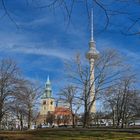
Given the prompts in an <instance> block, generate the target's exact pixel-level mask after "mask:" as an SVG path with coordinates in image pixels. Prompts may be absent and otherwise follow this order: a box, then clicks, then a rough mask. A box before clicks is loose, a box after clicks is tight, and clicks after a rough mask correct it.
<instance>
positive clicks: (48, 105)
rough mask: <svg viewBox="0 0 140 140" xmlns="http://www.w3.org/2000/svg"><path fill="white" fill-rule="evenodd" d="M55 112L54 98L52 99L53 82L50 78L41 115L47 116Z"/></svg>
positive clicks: (42, 99) (43, 97)
mask: <svg viewBox="0 0 140 140" xmlns="http://www.w3.org/2000/svg"><path fill="white" fill-rule="evenodd" d="M54 110H55V103H54V98H53V97H52V89H51V82H50V79H49V76H48V78H47V82H46V83H45V90H44V93H43V96H42V98H41V110H40V115H47V113H48V112H53V111H54Z"/></svg>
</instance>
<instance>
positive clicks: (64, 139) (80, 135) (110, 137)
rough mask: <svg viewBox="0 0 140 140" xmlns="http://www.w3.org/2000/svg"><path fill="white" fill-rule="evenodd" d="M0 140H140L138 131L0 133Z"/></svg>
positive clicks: (46, 130)
mask: <svg viewBox="0 0 140 140" xmlns="http://www.w3.org/2000/svg"><path fill="white" fill-rule="evenodd" d="M0 140H140V129H137V130H121V129H120V130H119V129H82V128H81V129H68V128H67V129H63V128H59V129H49V128H48V129H38V130H30V131H22V132H21V131H0Z"/></svg>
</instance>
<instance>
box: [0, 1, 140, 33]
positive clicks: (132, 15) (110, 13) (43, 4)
mask: <svg viewBox="0 0 140 140" xmlns="http://www.w3.org/2000/svg"><path fill="white" fill-rule="evenodd" d="M24 1H25V3H26V5H25V6H28V5H30V6H32V7H34V8H35V9H37V8H39V9H44V8H48V9H50V11H53V12H55V10H57V9H60V11H61V12H62V13H63V14H64V17H65V19H67V21H68V25H69V23H70V21H71V18H72V16H73V11H75V9H77V8H78V6H79V4H80V5H81V6H83V8H82V10H81V12H83V10H84V13H85V14H86V15H87V17H88V19H89V17H90V9H91V8H94V13H95V15H96V14H98V15H101V17H102V20H104V22H102V26H101V27H100V30H102V28H103V29H107V27H109V26H110V25H111V27H112V26H115V29H116V28H117V29H118V30H119V31H121V32H122V33H123V34H125V35H139V34H140V31H139V24H140V16H139V13H140V11H139V6H140V2H139V1H138V0H133V1H131V0H125V1H124V0H123V1H122V0H111V1H102V0H48V1H31V2H30V1H28V0H24ZM0 5H1V7H2V9H3V11H4V14H3V15H2V17H4V16H7V17H8V18H9V19H10V20H11V21H12V22H13V23H14V24H15V25H16V27H17V28H19V25H18V24H17V22H16V20H15V19H14V17H13V13H12V12H11V10H10V9H9V6H8V1H7V0H1V3H0ZM126 7H127V8H126ZM99 13H100V14H99ZM95 18H96V19H95V21H96V22H98V21H99V20H100V16H95ZM122 19H125V21H124V20H122ZM126 20H127V23H129V24H124V25H123V26H120V25H122V22H123V23H124V22H125V23H126ZM116 21H118V22H116Z"/></svg>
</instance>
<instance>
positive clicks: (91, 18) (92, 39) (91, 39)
mask: <svg viewBox="0 0 140 140" xmlns="http://www.w3.org/2000/svg"><path fill="white" fill-rule="evenodd" d="M90 20H91V27H90V28H91V38H90V41H91V42H93V41H94V38H93V8H92V9H91V17H90Z"/></svg>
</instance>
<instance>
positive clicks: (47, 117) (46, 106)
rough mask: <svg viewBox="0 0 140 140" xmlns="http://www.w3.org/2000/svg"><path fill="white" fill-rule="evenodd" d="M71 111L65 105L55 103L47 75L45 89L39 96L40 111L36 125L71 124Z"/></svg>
mask: <svg viewBox="0 0 140 140" xmlns="http://www.w3.org/2000/svg"><path fill="white" fill-rule="evenodd" d="M71 114H72V113H71V111H70V110H69V108H68V107H67V106H62V102H61V106H59V104H58V105H57V107H56V105H55V99H54V98H53V97H52V88H51V82H50V80H49V77H48V79H47V82H46V84H45V90H44V93H43V95H42V98H41V106H40V112H39V114H38V116H37V119H36V124H37V125H44V124H46V125H71V124H72V121H71Z"/></svg>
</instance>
